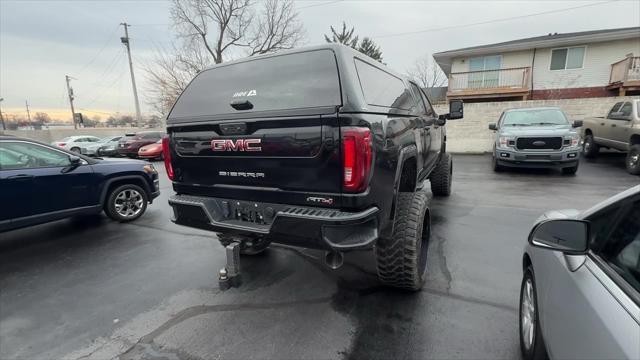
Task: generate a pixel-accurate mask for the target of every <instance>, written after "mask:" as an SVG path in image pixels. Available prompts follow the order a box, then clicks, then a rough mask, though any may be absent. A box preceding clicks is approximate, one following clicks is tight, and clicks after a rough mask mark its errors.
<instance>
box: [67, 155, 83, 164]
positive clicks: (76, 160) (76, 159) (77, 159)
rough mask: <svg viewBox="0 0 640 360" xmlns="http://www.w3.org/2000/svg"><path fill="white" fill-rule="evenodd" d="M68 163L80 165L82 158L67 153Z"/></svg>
mask: <svg viewBox="0 0 640 360" xmlns="http://www.w3.org/2000/svg"><path fill="white" fill-rule="evenodd" d="M69 163H70V165H71V166H74V167H75V166H80V165H81V164H82V159H81V158H80V157H78V156H75V155H69Z"/></svg>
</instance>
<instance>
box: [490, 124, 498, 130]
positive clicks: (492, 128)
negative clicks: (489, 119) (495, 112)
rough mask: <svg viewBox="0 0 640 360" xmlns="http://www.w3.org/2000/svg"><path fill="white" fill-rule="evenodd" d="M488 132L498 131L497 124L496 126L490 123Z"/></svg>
mask: <svg viewBox="0 0 640 360" xmlns="http://www.w3.org/2000/svg"><path fill="white" fill-rule="evenodd" d="M489 130H493V131H496V130H498V124H496V123H490V124H489Z"/></svg>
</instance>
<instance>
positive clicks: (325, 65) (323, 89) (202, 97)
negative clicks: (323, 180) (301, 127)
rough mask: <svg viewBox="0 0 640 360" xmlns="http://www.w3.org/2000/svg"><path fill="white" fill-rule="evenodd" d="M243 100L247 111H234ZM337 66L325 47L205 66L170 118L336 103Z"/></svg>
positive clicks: (338, 99) (337, 89)
mask: <svg viewBox="0 0 640 360" xmlns="http://www.w3.org/2000/svg"><path fill="white" fill-rule="evenodd" d="M246 100H248V101H249V102H251V104H252V105H253V108H252V109H251V110H236V109H234V108H233V107H231V103H232V102H234V101H246ZM341 104H342V101H341V97H340V82H339V79H338V65H337V64H336V58H335V55H334V54H333V51H331V50H315V51H307V52H302V53H294V54H287V55H281V56H273V57H268V58H262V59H260V58H258V59H255V60H250V61H245V62H241V63H236V64H230V65H227V66H220V67H216V68H213V69H209V70H205V71H203V72H202V73H200V74H199V75H197V76H196V77H195V79H193V81H192V82H191V84H189V86H188V87H187V89H186V90H185V91H184V93H183V94H182V95H181V96H180V98H179V99H178V101H177V102H176V104H175V106H174V108H173V110H172V111H171V114H170V117H172V118H182V117H192V116H204V115H221V114H234V113H240V112H253V111H269V110H286V109H298V108H310V107H320V106H338V105H341Z"/></svg>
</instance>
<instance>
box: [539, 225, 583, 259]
mask: <svg viewBox="0 0 640 360" xmlns="http://www.w3.org/2000/svg"><path fill="white" fill-rule="evenodd" d="M589 231H590V223H589V222H588V221H584V220H575V219H552V220H543V221H542V222H539V223H538V224H537V225H536V226H535V227H534V228H533V230H531V233H530V234H529V244H531V245H532V246H535V247H538V248H543V249H549V250H555V251H561V252H563V253H565V254H567V255H584V254H586V252H587V250H588V249H589Z"/></svg>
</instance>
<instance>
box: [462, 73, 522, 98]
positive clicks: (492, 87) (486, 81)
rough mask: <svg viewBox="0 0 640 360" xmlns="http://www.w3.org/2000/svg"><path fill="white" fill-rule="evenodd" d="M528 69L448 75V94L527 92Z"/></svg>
mask: <svg viewBox="0 0 640 360" xmlns="http://www.w3.org/2000/svg"><path fill="white" fill-rule="evenodd" d="M530 73H531V68H530V67H521V68H510V69H499V70H484V71H467V72H458V73H451V74H450V75H449V93H467V94H473V93H496V94H500V93H509V92H515V91H528V90H529V81H530Z"/></svg>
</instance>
